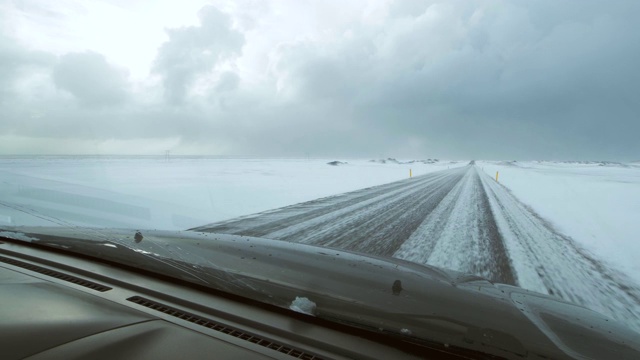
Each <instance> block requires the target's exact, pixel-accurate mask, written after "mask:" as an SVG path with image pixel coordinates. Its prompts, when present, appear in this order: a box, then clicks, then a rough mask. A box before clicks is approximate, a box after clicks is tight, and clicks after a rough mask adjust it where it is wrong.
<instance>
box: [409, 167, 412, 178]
mask: <svg viewBox="0 0 640 360" xmlns="http://www.w3.org/2000/svg"><path fill="white" fill-rule="evenodd" d="M409 177H413V175H412V174H411V169H409Z"/></svg>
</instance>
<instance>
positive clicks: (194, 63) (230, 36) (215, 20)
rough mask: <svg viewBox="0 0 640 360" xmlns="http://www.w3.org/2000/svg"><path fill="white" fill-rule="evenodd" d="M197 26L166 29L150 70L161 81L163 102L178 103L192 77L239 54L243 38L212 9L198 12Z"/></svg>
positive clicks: (224, 18)
mask: <svg viewBox="0 0 640 360" xmlns="http://www.w3.org/2000/svg"><path fill="white" fill-rule="evenodd" d="M199 17H200V26H189V27H183V28H178V29H168V30H167V34H168V35H169V41H167V42H166V43H164V44H163V45H162V46H161V47H160V50H159V52H158V56H157V58H156V61H155V65H154V70H155V71H156V72H157V73H159V74H161V75H162V76H163V78H164V91H165V97H166V99H167V100H168V101H169V102H170V103H172V104H181V103H182V102H183V101H184V99H185V95H186V93H187V91H188V88H189V86H190V85H191V84H192V83H193V81H194V79H195V77H196V75H198V74H201V73H204V72H207V71H209V70H211V69H212V68H213V66H214V65H215V64H216V63H217V62H218V61H220V60H222V59H225V58H228V57H230V56H233V55H237V54H239V53H240V50H241V49H242V45H243V43H244V37H243V35H242V34H241V33H240V32H238V31H236V30H233V29H232V28H231V20H230V18H229V16H228V15H227V14H225V13H223V12H221V11H220V10H218V9H217V8H215V7H213V6H206V7H204V8H202V9H201V10H200V12H199Z"/></svg>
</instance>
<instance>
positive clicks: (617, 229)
mask: <svg viewBox="0 0 640 360" xmlns="http://www.w3.org/2000/svg"><path fill="white" fill-rule="evenodd" d="M477 165H478V167H479V168H481V169H482V170H483V171H484V172H486V173H487V174H489V175H491V176H492V177H495V174H496V172H499V176H498V179H499V182H500V183H501V184H502V185H504V186H505V187H507V188H508V189H509V190H511V192H512V193H513V194H514V195H515V196H516V197H517V198H518V199H519V200H520V201H522V202H523V203H524V204H526V205H528V206H530V207H531V208H532V209H533V210H535V212H536V213H537V214H539V215H540V216H541V217H542V218H543V219H545V220H547V221H548V222H550V223H551V225H552V226H553V227H554V228H555V229H556V230H557V231H559V232H560V233H562V234H564V235H567V236H569V237H571V238H572V239H573V240H574V241H575V242H577V243H578V244H579V245H581V246H583V247H584V249H585V250H587V251H588V252H590V253H591V254H594V255H595V256H596V257H597V258H598V259H600V260H602V261H604V262H606V263H607V265H609V266H610V267H612V268H614V269H618V270H620V271H622V272H624V273H626V274H627V275H629V276H631V277H632V278H634V279H635V281H636V282H638V283H640V261H638V259H640V165H639V164H634V163H631V164H616V163H601V162H583V163H580V162H550V161H527V162H520V161H516V162H511V161H509V162H503V161H495V162H488V161H483V162H477Z"/></svg>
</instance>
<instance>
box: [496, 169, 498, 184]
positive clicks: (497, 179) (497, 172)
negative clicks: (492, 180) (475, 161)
mask: <svg viewBox="0 0 640 360" xmlns="http://www.w3.org/2000/svg"><path fill="white" fill-rule="evenodd" d="M496 182H498V172H497V171H496Z"/></svg>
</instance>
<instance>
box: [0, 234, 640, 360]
mask: <svg viewBox="0 0 640 360" xmlns="http://www.w3.org/2000/svg"><path fill="white" fill-rule="evenodd" d="M0 236H3V237H6V238H12V239H16V240H23V241H27V242H31V243H35V244H39V245H45V246H51V247H56V248H60V249H65V250H68V251H71V252H75V253H80V254H84V255H88V256H93V257H97V258H100V259H104V260H109V261H113V262H118V263H122V264H124V265H128V266H133V267H137V268H140V269H144V270H147V271H152V272H156V273H160V274H163V275H167V276H171V277H174V278H178V279H182V280H185V281H189V282H192V283H195V284H199V285H204V286H207V287H211V288H214V289H217V290H221V291H224V292H228V293H231V294H234V295H239V296H243V297H246V298H250V299H253V300H257V301H260V302H263V303H267V304H271V305H276V306H279V307H283V308H292V309H296V310H298V311H299V310H300V309H299V307H296V306H294V305H296V303H295V302H294V300H295V299H296V298H306V299H308V300H309V301H310V302H312V303H313V304H315V309H311V310H306V312H307V313H309V314H310V315H313V316H317V317H319V318H324V319H329V320H332V321H337V322H341V323H345V324H349V325H352V326H357V327H360V328H365V329H369V330H371V331H376V332H383V333H388V334H389V335H391V336H398V337H402V338H404V339H405V340H407V341H412V342H421V341H428V342H437V343H441V344H446V345H447V346H455V347H463V348H467V349H471V350H476V351H480V352H483V353H490V354H494V355H498V356H503V357H516V358H520V357H532V358H536V356H535V355H541V356H544V357H548V358H616V359H622V358H629V359H632V358H634V359H636V358H640V340H639V339H640V335H639V334H637V333H635V332H633V331H631V330H629V329H627V328H626V327H624V326H623V325H620V324H619V323H617V322H615V321H614V320H612V319H609V318H607V317H605V316H604V315H601V314H598V313H596V312H593V311H590V310H588V309H586V308H583V307H581V306H578V305H575V304H572V303H568V302H565V301H562V300H559V299H557V298H554V297H550V296H547V295H542V294H538V293H535V292H531V291H527V290H524V289H521V288H518V287H514V286H509V285H503V284H493V283H491V282H489V281H487V280H485V279H482V278H480V277H476V276H471V275H465V274H461V273H457V272H453V271H448V270H443V269H439V268H435V267H430V266H422V265H417V264H414V263H410V262H406V261H402V260H397V259H389V258H384V259H383V258H377V257H372V256H365V255H360V254H356V253H352V252H347V251H342V250H337V249H332V248H323V247H316V246H309V245H303V244H296V243H290V242H285V241H277V240H268V239H260V238H252V237H243V236H235V235H219V234H210V233H194V232H175V231H171V232H168V231H142V232H141V233H140V234H139V235H138V236H136V231H135V230H114V229H88V228H11V229H3V230H0ZM310 302H307V303H310ZM303 305H304V304H303ZM302 310H304V309H302Z"/></svg>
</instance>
